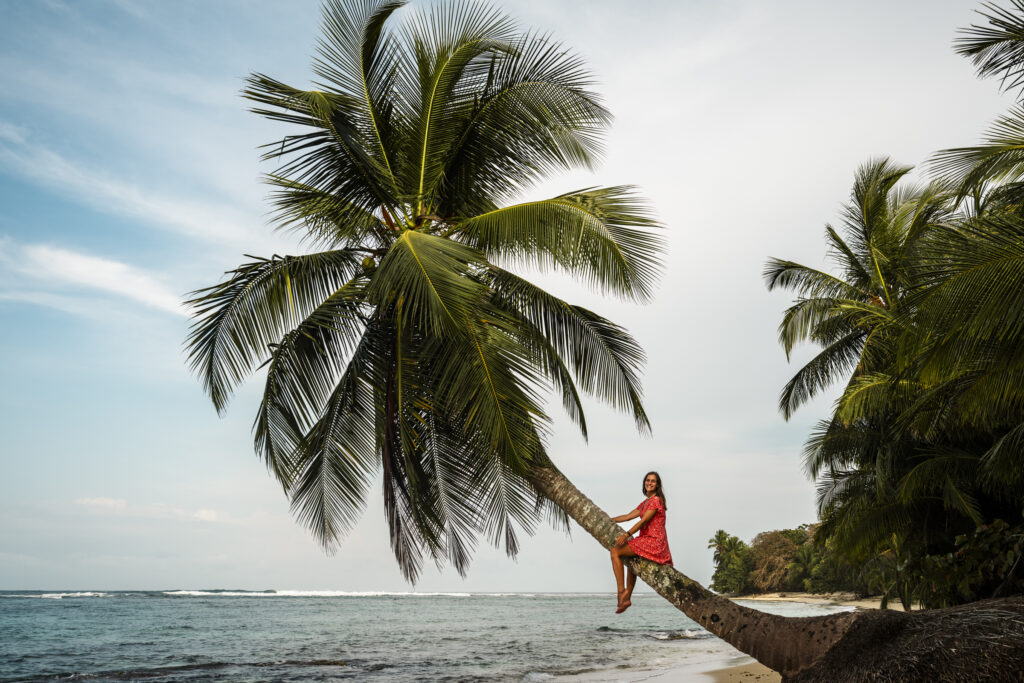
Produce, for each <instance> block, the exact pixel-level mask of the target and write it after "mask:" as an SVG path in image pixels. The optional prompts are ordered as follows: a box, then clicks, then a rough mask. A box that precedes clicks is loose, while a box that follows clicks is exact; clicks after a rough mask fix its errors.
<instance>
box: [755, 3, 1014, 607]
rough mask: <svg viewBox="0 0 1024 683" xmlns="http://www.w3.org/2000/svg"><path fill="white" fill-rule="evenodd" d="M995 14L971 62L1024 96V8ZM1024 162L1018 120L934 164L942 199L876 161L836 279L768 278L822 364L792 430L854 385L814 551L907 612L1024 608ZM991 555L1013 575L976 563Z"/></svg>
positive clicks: (836, 247)
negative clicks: (1016, 602) (814, 407)
mask: <svg viewBox="0 0 1024 683" xmlns="http://www.w3.org/2000/svg"><path fill="white" fill-rule="evenodd" d="M986 12H988V14H987V15H986V16H987V18H988V19H989V20H990V23H989V25H988V26H973V27H971V28H970V29H967V30H966V31H965V32H964V33H963V34H962V36H961V37H960V38H959V39H958V41H957V50H958V51H959V52H960V53H961V54H964V55H966V56H969V57H971V58H972V59H973V60H974V61H975V63H976V64H977V65H978V69H979V73H980V74H981V75H983V76H991V75H994V76H998V77H1000V78H1002V81H1003V85H1004V87H1007V88H1010V89H1016V88H1019V87H1020V86H1021V85H1024V81H1022V80H1021V77H1022V74H1024V47H1022V46H1024V4H1022V3H1019V2H1018V3H1015V4H1014V6H1013V9H1012V10H1002V9H999V8H994V7H988V8H987V9H986ZM1021 149H1024V108H1021V107H1020V106H1018V107H1015V108H1014V109H1012V110H1011V111H1010V113H1009V114H1007V115H1006V116H1003V117H1001V118H1000V119H999V120H998V121H997V122H996V124H995V125H994V126H993V128H992V130H991V131H990V133H989V134H988V136H987V139H986V140H985V142H984V143H983V144H981V145H979V146H976V147H966V148H955V149H949V150H945V151H943V152H940V153H938V154H937V155H935V157H934V158H933V159H932V161H931V163H930V164H929V168H928V170H929V171H930V173H929V176H930V180H929V181H928V182H927V183H923V184H917V185H915V184H911V183H908V182H907V174H908V173H909V171H910V170H911V169H910V168H909V167H901V166H897V165H896V164H894V163H893V162H891V161H889V160H888V159H876V160H873V161H870V162H868V163H867V164H865V165H864V166H863V167H862V168H861V169H860V170H859V171H858V172H857V174H856V178H855V182H854V187H853V190H852V192H851V196H850V201H849V202H848V204H847V205H846V206H845V207H844V210H843V213H842V216H843V220H842V224H841V225H840V226H839V228H838V229H836V228H833V227H832V226H827V227H826V235H825V236H826V242H827V244H828V247H829V254H830V257H831V258H832V260H833V261H834V263H835V264H836V266H838V269H837V272H828V271H822V270H818V269H814V268H811V267H807V266H805V265H802V264H798V263H794V262H791V261H786V260H781V259H772V260H771V261H769V262H768V264H767V266H766V269H765V279H766V282H767V284H768V287H769V289H776V288H785V289H790V290H792V291H794V292H795V293H796V295H797V299H796V300H795V301H794V303H793V305H792V306H791V307H790V308H789V309H788V310H787V311H786V312H785V314H784V316H783V320H782V322H781V324H780V327H779V339H780V342H781V344H782V346H783V348H784V350H785V351H786V353H787V355H788V354H789V353H790V351H791V350H792V349H793V347H794V346H795V345H796V344H798V343H801V342H811V343H814V344H817V345H818V346H820V347H821V351H820V352H819V353H818V354H817V355H816V356H814V357H813V358H812V359H811V360H810V361H809V362H808V363H807V364H806V365H804V366H803V367H802V368H800V369H799V370H798V371H797V373H796V375H794V377H793V378H792V379H791V380H790V381H789V382H788V383H787V384H786V386H785V387H784V388H783V390H782V392H781V395H780V399H779V407H780V410H781V412H782V413H783V415H784V416H785V417H786V418H787V419H788V418H789V417H790V416H791V415H792V413H793V411H794V410H796V409H797V408H798V407H799V406H800V405H801V404H803V403H804V402H806V401H807V400H808V399H809V398H811V397H813V396H815V395H816V394H817V393H819V392H821V391H822V390H823V389H825V388H826V387H828V386H830V385H832V384H836V383H840V384H842V391H841V393H840V395H839V397H838V399H837V400H836V402H835V407H834V410H833V412H832V414H831V416H830V417H829V418H828V419H826V420H823V421H822V422H821V423H820V424H819V425H818V427H817V428H816V430H815V431H814V432H813V433H812V434H811V436H810V438H809V439H808V441H807V445H806V448H805V452H804V455H805V466H806V469H807V472H808V474H809V476H810V477H812V478H814V479H815V480H817V482H818V509H819V515H820V519H821V526H820V528H819V529H818V531H817V533H816V535H815V536H816V538H815V541H816V545H817V547H819V548H822V547H828V548H829V549H830V552H831V553H833V554H834V555H835V557H836V558H837V559H838V560H840V561H841V562H842V563H846V564H847V565H850V566H855V567H863V570H862V572H861V574H862V575H864V576H865V577H866V575H867V574H872V573H873V574H874V575H875V576H876V578H875V579H873V580H872V581H871V582H870V585H872V586H874V587H876V588H879V589H881V592H883V593H884V594H885V595H886V596H887V597H888V596H898V597H899V598H900V600H901V601H902V602H903V603H904V605H909V604H910V603H912V602H914V603H919V604H921V605H923V606H926V607H938V606H946V605H952V604H958V603H961V602H965V601H970V600H974V599H978V598H981V597H992V596H999V595H1006V594H1009V593H1013V592H1021V591H1024V570H1022V568H1021V566H1020V565H1021V543H1020V529H1021V526H1020V523H1021V515H1022V510H1024V202H1022V200H1024V162H1022V159H1024V157H1021V152H1020V150H1021ZM980 548H985V549H986V550H985V551H984V552H981V551H980ZM985 553H993V554H994V555H995V556H998V557H999V558H1000V559H999V560H998V561H992V562H987V563H986V562H983V561H982V560H981V559H980V558H979V559H977V560H976V561H974V562H967V558H971V557H974V556H975V555H978V554H980V555H982V556H984V555H985ZM865 580H866V578H865Z"/></svg>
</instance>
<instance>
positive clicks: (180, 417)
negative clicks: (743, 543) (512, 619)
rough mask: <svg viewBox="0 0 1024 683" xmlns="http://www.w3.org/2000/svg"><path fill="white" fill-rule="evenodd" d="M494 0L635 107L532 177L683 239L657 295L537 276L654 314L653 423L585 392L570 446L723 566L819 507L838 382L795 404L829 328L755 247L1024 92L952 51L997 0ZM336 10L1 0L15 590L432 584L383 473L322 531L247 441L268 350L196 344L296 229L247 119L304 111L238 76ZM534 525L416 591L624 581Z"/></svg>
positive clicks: (254, 124) (808, 227)
mask: <svg viewBox="0 0 1024 683" xmlns="http://www.w3.org/2000/svg"><path fill="white" fill-rule="evenodd" d="M496 4H497V5H498V6H499V7H500V8H501V9H502V10H504V11H505V12H507V13H508V14H509V15H510V16H512V17H514V18H516V19H517V20H518V21H519V22H520V23H521V25H522V26H524V27H529V28H536V29H540V30H541V31H543V32H548V33H551V34H552V35H553V36H554V37H555V38H557V39H559V40H561V41H564V42H565V43H566V44H567V45H568V46H570V47H571V48H572V49H574V50H575V51H577V52H578V53H579V54H581V55H582V56H583V57H584V58H585V59H586V62H587V63H588V65H589V66H590V68H591V69H592V70H593V72H594V73H595V74H596V76H597V81H598V86H597V87H598V89H599V91H600V92H601V93H602V95H603V97H604V98H605V102H606V104H607V106H608V107H609V109H610V110H611V111H612V113H613V114H614V115H615V121H614V123H613V124H612V127H611V129H610V131H609V133H608V136H607V141H606V144H607V154H606V157H605V159H604V160H603V162H602V163H601V165H600V166H599V167H598V168H597V169H596V170H595V171H593V172H589V171H578V172H571V173H564V174H561V175H558V176H556V177H552V178H550V179H549V180H547V181H545V182H543V183H541V184H539V185H538V186H537V187H534V188H531V189H530V190H529V191H527V192H526V193H525V194H524V196H523V198H524V199H534V198H540V197H546V196H554V195H556V194H560V193H562V192H566V191H568V190H571V189H576V188H581V187H588V186H594V185H618V184H634V185H637V186H638V187H639V188H640V189H641V191H642V193H643V194H644V195H645V196H646V197H647V198H648V199H649V200H650V202H651V204H652V206H653V207H654V209H655V211H656V213H657V215H658V217H659V218H660V220H661V221H662V222H663V224H664V225H665V228H666V235H667V239H668V243H669V253H668V256H667V258H666V269H665V275H664V278H663V280H662V282H661V285H660V289H659V291H658V294H657V296H656V298H655V300H654V301H653V302H652V303H650V304H648V305H646V306H637V305H634V304H629V303H623V302H618V301H614V300H610V299H607V298H605V297H602V296H600V295H598V294H596V293H594V292H591V291H588V290H587V289H586V288H585V287H584V286H583V285H581V284H576V283H573V282H570V281H567V280H564V279H557V278H552V277H543V278H540V277H538V278H537V279H539V280H540V281H541V282H542V283H543V284H544V285H545V286H550V287H551V288H552V289H554V290H555V291H556V293H558V294H559V295H560V296H563V297H565V298H567V299H569V300H571V301H574V302H576V303H580V304H582V305H585V306H588V307H590V308H593V309H594V310H596V311H598V312H599V313H601V314H603V315H605V316H607V317H609V318H611V319H612V320H615V321H616V322H618V323H620V324H622V325H624V326H625V327H627V328H628V329H629V330H630V331H631V332H632V333H633V334H634V336H635V337H636V338H637V339H638V340H639V342H640V343H641V345H642V346H643V347H644V349H645V351H646V352H647V355H648V365H647V369H646V373H645V379H644V386H645V405H646V407H647V411H648V414H649V415H650V417H651V421H652V425H653V436H651V437H642V436H640V435H638V434H637V433H636V431H635V429H634V428H633V426H632V423H631V420H629V419H628V418H627V417H625V416H622V415H619V414H616V413H615V412H613V411H612V410H611V409H610V408H607V407H605V406H603V405H599V404H596V403H593V402H591V403H588V404H587V405H588V412H587V415H588V424H589V426H590V439H589V442H584V441H583V440H582V439H581V438H580V437H579V436H578V434H577V433H576V432H575V431H574V428H573V426H572V425H571V423H570V422H569V421H568V420H567V419H565V418H564V417H558V418H557V419H556V421H555V430H554V434H553V436H552V438H551V441H550V443H549V451H550V453H551V454H552V457H553V459H554V460H555V462H556V463H557V464H558V466H559V467H560V468H561V469H562V471H563V472H564V473H565V474H566V475H567V476H568V477H569V478H570V479H571V480H572V481H573V482H574V483H575V484H576V485H577V486H578V487H579V488H580V489H581V490H582V491H583V492H584V493H586V494H587V495H588V496H589V497H590V498H591V499H593V500H594V501H595V502H596V503H597V504H598V505H599V506H601V507H602V508H603V509H605V510H606V511H608V512H609V513H610V514H612V515H616V514H622V513H624V512H626V511H628V510H631V509H632V508H634V507H635V506H636V505H637V504H638V503H639V502H640V499H641V494H640V484H641V480H642V478H643V475H644V473H645V472H647V471H648V470H651V469H654V470H658V471H659V472H660V473H661V475H662V479H663V482H664V486H665V494H666V498H667V500H668V503H669V511H668V525H667V528H668V534H669V542H670V546H671V549H672V553H673V556H674V558H675V565H676V566H677V567H678V568H679V569H681V570H682V571H684V572H686V573H687V574H689V575H690V576H692V577H693V578H696V579H698V580H700V581H702V582H704V583H706V582H707V581H708V580H709V579H710V576H711V572H712V569H713V566H712V560H711V551H710V550H708V549H707V541H708V539H709V538H710V537H711V536H712V535H713V534H714V533H715V531H716V530H717V529H725V530H727V531H728V532H730V533H732V534H735V535H737V536H739V537H741V538H743V539H744V540H747V541H749V540H750V539H751V538H752V537H753V536H754V535H755V534H757V533H759V532H761V531H766V530H772V529H779V528H791V527H795V526H796V525H798V524H802V523H807V522H813V521H815V519H816V511H815V504H814V483H813V482H812V481H809V480H808V479H807V477H806V476H805V474H804V472H803V467H802V460H801V449H802V446H803V443H804V440H805V439H806V437H807V435H808V433H809V430H810V429H811V427H812V426H813V425H814V423H815V422H816V421H817V420H819V419H821V418H823V417H825V416H827V415H828V413H829V409H830V405H831V402H832V400H833V399H834V398H835V391H833V392H831V393H830V394H827V395H823V396H821V397H820V398H819V399H816V400H815V401H814V402H812V403H810V404H808V405H807V406H805V407H804V408H802V409H801V410H800V411H798V412H797V414H796V415H795V416H794V417H793V418H792V419H791V420H790V421H789V422H786V421H784V420H783V419H782V417H781V416H780V414H779V412H778V410H777V396H778V393H779V390H780V389H781V387H782V386H783V384H784V383H785V381H786V380H787V379H788V378H789V377H790V376H792V374H793V372H795V370H796V369H797V368H798V367H799V365H798V364H800V363H801V362H802V361H803V362H806V360H808V359H809V358H810V357H811V356H812V355H813V353H814V349H812V348H802V349H799V350H798V351H797V352H796V353H795V354H794V356H793V359H792V363H788V362H787V360H786V357H785V354H784V353H783V351H782V349H781V348H780V346H779V345H778V342H777V336H776V335H777V333H776V329H777V326H778V323H779V320H780V318H781V314H782V311H783V309H784V308H785V307H786V306H787V304H788V303H789V301H790V300H791V298H792V295H790V294H789V293H786V292H774V293H769V292H767V290H766V289H765V286H764V283H763V280H762V277H761V272H762V269H763V267H764V263H765V261H766V259H768V258H769V257H773V256H774V257H781V258H788V259H792V260H796V261H800V262H803V263H806V264H808V265H811V266H815V267H826V266H827V261H826V260H825V244H824V239H823V235H824V226H825V224H826V223H829V222H838V220H839V211H840V208H841V205H842V203H843V201H845V200H846V198H847V197H848V195H849V191H850V187H851V185H852V180H853V176H854V172H855V171H856V169H857V167H858V165H860V164H862V163H864V162H866V161H868V160H869V159H871V158H873V157H877V156H890V157H891V158H893V159H894V160H896V161H898V162H900V163H905V164H908V165H915V166H918V168H919V169H920V168H921V167H922V166H923V165H924V164H925V162H926V161H927V160H928V158H929V156H930V155H931V154H932V153H934V152H935V151H937V150H940V149H943V148H946V147H954V146H961V145H968V144H972V143H974V142H976V141H977V140H978V138H979V136H980V135H981V133H982V131H983V130H984V129H985V128H986V126H987V125H988V123H989V122H990V121H991V120H992V119H993V118H994V117H995V116H996V115H998V114H999V113H1000V112H1002V111H1003V110H1005V109H1007V108H1008V107H1009V106H1010V104H1012V101H1011V98H1009V97H1008V96H1005V95H1001V94H1000V93H999V91H998V85H997V84H996V83H994V82H991V81H980V80H978V79H977V78H976V77H975V76H974V72H973V67H972V66H971V64H970V63H969V62H968V61H967V60H965V59H963V58H961V57H959V56H957V55H956V54H955V53H954V52H953V50H952V41H953V39H954V37H955V35H956V29H957V28H958V27H963V26H967V25H968V24H970V23H971V22H974V21H979V20H980V17H979V16H978V15H977V14H975V12H974V10H975V9H977V8H979V7H980V4H979V3H975V2H967V1H952V0H950V1H910V0H905V1H897V2H893V1H892V0H887V1H885V2H879V1H875V0H868V1H865V2H858V3H831V2H824V3H823V2H816V1H814V2H797V1H793V2H790V1H779V2H771V3H764V2H757V1H754V0H750V1H724V2H712V1H710V0H708V1H695V0H678V1H674V2H661V1H648V2H644V3H623V2H618V1H612V0H552V1H550V2H533V1H529V0H508V1H505V2H498V3H496ZM426 6H427V5H426V3H424V2H418V1H416V2H413V3H412V4H411V7H408V8H405V9H403V10H401V12H400V13H398V14H397V15H396V17H395V20H401V17H402V16H403V15H404V14H408V13H409V12H411V11H418V10H419V9H421V8H423V7H426ZM318 24H319V6H318V4H317V3H316V2H299V1H295V2H288V3H280V2H273V1H269V0H267V1H261V0H238V1H232V0H218V1H217V2H206V1H205V0H204V1H198V0H178V1H176V2H173V3H171V2H156V1H155V0H153V1H149V2H142V1H136V0H107V1H100V0H80V1H77V2H71V1H66V2H65V1H63V0H34V1H31V2H22V1H19V0H0V207H2V209H0V331H2V334H0V430H2V437H0V473H2V474H0V589H6V590H17V589H26V590H28V589H78V590H84V589H98V590H103V589H108V590H109V589H121V590H129V589H153V590H157V589H189V588H240V589H259V590H263V589H268V588H276V589H300V590H301V589H305V590H342V591H407V590H413V588H412V587H410V586H409V585H408V584H406V583H405V582H404V581H403V579H402V577H401V575H400V573H399V571H398V568H397V565H396V564H395V562H394V560H393V557H392V555H391V551H390V549H389V547H388V534H387V527H386V525H385V521H384V512H383V506H382V503H381V496H380V494H379V487H378V488H376V489H375V491H376V493H375V494H374V495H373V496H372V497H371V499H370V502H369V504H368V506H367V509H366V511H365V513H364V515H363V518H362V520H361V522H360V523H359V525H358V526H357V527H356V529H355V530H354V531H353V532H352V533H351V534H350V535H349V536H348V537H347V538H346V539H345V540H344V542H343V543H342V545H341V547H340V550H339V551H338V552H337V553H336V554H334V555H326V554H325V553H324V552H323V551H322V550H321V549H320V548H319V546H318V545H317V543H316V541H315V540H314V539H313V538H312V536H311V535H310V534H309V533H308V532H307V531H306V530H305V529H303V528H302V527H301V526H299V525H298V524H296V523H295V521H294V520H293V519H292V517H291V516H290V513H289V509H288V501H287V499H286V498H285V496H284V495H283V493H282V491H281V489H280V487H279V486H278V485H277V484H276V483H275V481H274V480H273V479H272V478H271V477H270V476H269V475H268V474H267V471H266V469H265V467H264V465H263V463H262V462H261V461H260V460H259V459H258V458H257V456H256V455H255V454H254V451H253V446H252V434H251V426H252V420H253V418H254V416H255V408H256V405H257V403H258V397H259V393H260V388H261V387H260V381H259V378H258V377H256V378H253V380H251V381H249V382H248V383H247V384H246V385H245V386H244V387H243V388H242V389H241V390H240V391H239V392H238V394H237V395H236V397H235V398H234V400H233V402H232V404H231V405H230V407H229V409H228V412H227V415H226V416H225V417H223V418H219V417H218V416H217V415H216V412H215V411H214V409H213V406H212V405H211V403H210V401H209V400H208V399H207V398H206V397H205V396H204V394H203V392H202V390H201V387H200V384H199V382H198V381H197V380H196V378H195V377H194V376H192V375H191V374H190V372H189V371H188V368H187V367H186V364H185V361H184V354H183V350H182V347H183V340H184V338H185V335H186V332H187V327H188V318H187V312H186V311H185V310H184V309H183V307H182V306H181V301H182V300H183V298H185V294H186V293H187V292H189V291H192V290H195V289H197V288H199V287H203V286H206V285H210V284H213V283H215V282H217V281H218V280H219V279H220V278H221V276H222V273H224V271H226V270H229V269H230V268H232V267H233V266H235V265H237V264H239V263H241V262H242V261H244V260H245V256H243V254H256V255H262V256H269V255H271V254H275V253H278V254H285V253H298V252H299V251H302V250H303V248H302V247H301V246H300V245H298V244H297V243H296V242H295V240H294V238H293V237H292V236H289V235H287V234H282V233H279V232H275V231H274V229H273V225H272V224H271V223H270V222H269V219H268V204H267V202H266V195H267V187H266V185H264V184H263V183H262V182H261V174H263V173H267V172H270V171H271V170H273V168H272V167H271V166H270V165H268V164H264V163H261V162H260V161H259V152H258V149H257V148H258V146H259V145H261V144H264V143H268V142H272V141H274V140H277V139H279V138H280V137H281V136H282V135H283V134H284V133H285V130H284V128H283V127H282V124H276V123H273V122H269V121H265V120H262V119H260V118H258V117H257V116H256V115H254V114H252V113H249V112H248V111H247V106H246V103H245V101H244V100H243V99H242V98H241V97H240V96H239V91H240V89H241V87H242V83H243V79H244V78H245V76H247V75H248V74H250V73H253V72H262V73H266V74H269V75H271V76H273V77H275V78H277V79H279V80H281V81H284V82H286V83H289V84H292V85H294V86H297V87H310V82H311V78H312V74H311V70H310V62H311V58H312V54H313V50H314V46H315V41H316V38H317V35H318ZM531 276H532V275H531ZM552 410H553V411H554V412H555V413H556V414H557V413H558V411H559V410H560V408H559V405H558V402H557V401H553V402H552ZM522 546H523V547H522V551H521V553H520V555H519V556H518V558H517V559H515V560H512V559H509V558H507V557H506V556H505V554H504V552H503V551H500V550H496V549H493V548H491V547H489V546H488V545H487V544H486V542H482V543H481V545H480V547H479V548H478V550H477V553H476V557H475V560H474V563H473V565H472V566H471V567H470V570H469V574H468V576H467V577H466V578H462V577H460V576H459V575H458V574H457V573H456V572H455V571H454V570H453V569H451V568H445V569H443V570H436V569H435V568H434V567H433V566H428V567H427V568H426V570H425V571H424V573H423V576H422V578H421V580H420V581H419V582H418V583H417V584H416V586H415V588H414V590H417V591H424V592H435V591H441V592H466V591H496V592H504V591H553V592H555V591H605V590H607V591H609V592H611V591H612V590H613V587H614V579H613V578H612V574H611V571H610V569H609V561H608V556H607V552H606V551H604V550H603V549H602V548H601V547H600V546H599V545H598V544H597V543H596V542H595V541H594V540H593V539H591V538H590V537H589V536H588V535H586V533H585V532H583V531H582V530H580V529H579V528H578V527H574V529H573V531H572V533H571V535H570V536H566V535H565V534H564V533H561V532H558V531H555V530H553V529H550V528H548V527H544V526H542V527H540V528H538V529H537V531H536V533H535V535H534V536H533V537H531V538H527V539H525V540H524V542H523V543H522Z"/></svg>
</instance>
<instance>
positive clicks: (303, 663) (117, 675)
mask: <svg viewBox="0 0 1024 683" xmlns="http://www.w3.org/2000/svg"><path fill="white" fill-rule="evenodd" d="M348 665H349V664H348V662H344V661H341V660H336V659H310V660H292V659H282V660H280V661H271V662H203V663H199V664H182V665H178V666H158V667H152V668H148V669H130V670H114V671H89V672H83V671H76V672H70V673H60V674H51V675H48V676H45V677H43V678H33V679H31V680H36V681H38V680H45V681H67V680H76V681H77V680H90V679H97V678H98V679H106V680H116V681H135V680H139V679H144V678H164V677H166V676H173V675H175V674H188V673H192V672H201V671H206V670H216V669H226V668H229V667H238V668H243V669H245V668H256V669H263V668H274V667H347V666H348ZM22 680H29V679H22Z"/></svg>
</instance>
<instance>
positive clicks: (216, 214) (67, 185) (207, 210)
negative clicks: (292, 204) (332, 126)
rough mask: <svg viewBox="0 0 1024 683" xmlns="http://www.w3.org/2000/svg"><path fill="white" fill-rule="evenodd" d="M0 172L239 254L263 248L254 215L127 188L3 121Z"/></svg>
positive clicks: (262, 232) (261, 224) (129, 185)
mask: <svg viewBox="0 0 1024 683" xmlns="http://www.w3.org/2000/svg"><path fill="white" fill-rule="evenodd" d="M0 168H3V169H5V170H7V171H8V172H9V173H13V174H15V175H17V176H20V177H22V178H25V179H27V180H30V181H31V182H33V183H36V184H38V185H41V186H44V187H46V188H47V189H49V190H52V191H55V192H57V193H58V194H60V195H63V196H65V197H67V198H70V199H73V200H74V201H78V202H81V203H84V204H87V205H89V206H90V207H92V208H94V209H98V210H100V211H102V212H104V213H108V214H117V215H123V216H129V217H132V218H139V219H142V220H143V221H144V222H145V223H148V224H151V225H156V226H160V227H162V228H164V229H170V230H172V231H174V232H176V233H178V234H182V235H186V236H189V237H193V238H196V239H200V240H203V241H205V242H213V243H220V244H224V245H230V246H232V247H235V248H242V249H252V248H254V247H262V246H264V244H265V243H266V242H267V239H266V228H265V227H264V220H263V218H262V217H260V216H258V215H255V214H250V213H248V212H246V211H242V210H240V209H237V208H235V207H233V206H231V205H227V204H217V203H212V202H204V201H202V200H197V199H194V198H190V197H187V196H172V195H168V194H165V193H163V192H160V191H157V190H153V189H151V188H145V187H141V186H139V185H137V184H135V183H131V182H127V181H125V180H122V179H120V178H117V177H114V176H113V175H111V174H110V173H108V172H107V171H105V170H104V169H102V168H92V167H90V166H88V165H87V164H84V163H81V162H77V161H74V160H72V159H70V158H68V157H67V156H65V155H62V154H59V153H57V152H54V151H53V150H51V149H48V148H47V147H45V146H43V145H39V144H35V143H32V142H31V141H30V139H29V137H28V132H27V131H26V130H25V129H24V128H21V127H18V126H14V125H12V124H10V123H8V122H4V121H2V120H0Z"/></svg>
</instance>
